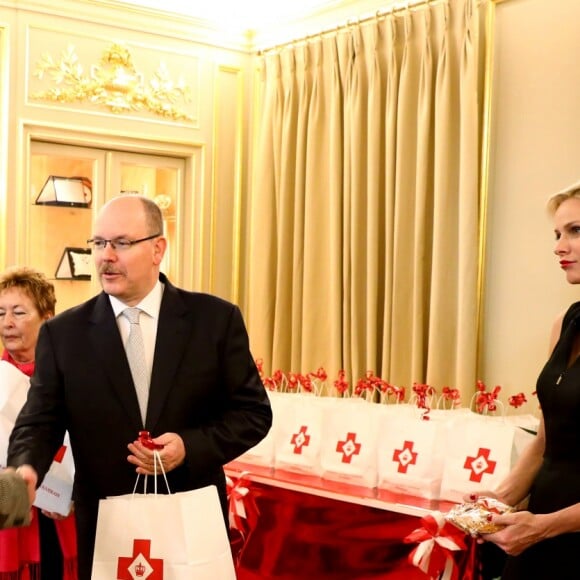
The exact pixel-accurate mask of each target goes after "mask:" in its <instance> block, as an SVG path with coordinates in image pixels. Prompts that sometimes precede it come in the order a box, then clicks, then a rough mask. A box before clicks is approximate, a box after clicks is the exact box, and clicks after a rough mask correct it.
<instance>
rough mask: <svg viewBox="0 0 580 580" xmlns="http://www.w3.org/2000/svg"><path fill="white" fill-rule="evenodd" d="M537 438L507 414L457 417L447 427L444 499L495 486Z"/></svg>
mask: <svg viewBox="0 0 580 580" xmlns="http://www.w3.org/2000/svg"><path fill="white" fill-rule="evenodd" d="M533 437H534V436H533V435H531V434H529V433H527V432H525V431H524V430H523V429H520V428H519V427H517V426H515V425H514V424H513V423H511V422H510V421H506V419H505V418H504V417H503V416H491V415H480V414H478V413H473V412H470V413H461V414H459V415H458V416H456V418H455V419H454V420H453V421H450V423H449V424H448V426H447V433H446V441H445V463H444V467H443V478H442V482H441V499H445V500H449V501H457V502H461V501H462V500H463V497H464V495H465V494H467V493H472V492H478V491H488V490H493V489H495V487H496V486H497V485H498V484H499V483H500V482H501V481H502V480H503V479H504V478H505V477H506V476H507V474H508V473H509V471H510V469H511V467H512V465H513V464H514V463H515V461H516V460H517V457H518V456H519V454H520V453H521V452H522V451H523V450H524V448H525V447H526V445H527V444H528V443H529V442H530V441H531V440H533Z"/></svg>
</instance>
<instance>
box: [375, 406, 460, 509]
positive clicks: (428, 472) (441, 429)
mask: <svg viewBox="0 0 580 580" xmlns="http://www.w3.org/2000/svg"><path fill="white" fill-rule="evenodd" d="M406 407H407V406H406V405H399V406H398V408H397V407H395V409H394V411H399V412H391V413H389V414H385V415H384V417H383V419H382V420H381V422H380V427H379V437H378V445H377V457H378V460H377V461H378V484H377V487H378V488H379V489H386V490H389V491H393V492H396V493H404V494H408V495H414V496H417V497H424V498H427V499H437V498H438V497H439V491H440V488H441V479H442V477H443V461H444V449H445V435H446V429H445V427H446V424H447V418H448V417H450V416H451V414H452V413H453V411H446V412H440V413H438V414H437V415H436V416H435V415H433V417H430V419H429V420H423V419H422V418H421V412H420V410H419V409H412V410H411V411H412V412H409V409H407V408H406Z"/></svg>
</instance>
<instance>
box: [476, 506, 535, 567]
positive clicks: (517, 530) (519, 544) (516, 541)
mask: <svg viewBox="0 0 580 580" xmlns="http://www.w3.org/2000/svg"><path fill="white" fill-rule="evenodd" d="M492 522H493V523H494V524H497V525H499V526H505V528H504V529H503V530H500V531H499V532H495V533H493V534H483V535H482V536H481V538H482V539H483V540H485V541H486V542H493V543H494V544H496V545H497V546H499V547H500V548H501V549H502V550H503V551H504V552H505V553H506V554H509V555H510V556H517V555H518V554H521V553H522V552H523V551H524V550H525V549H526V548H529V547H530V546H531V545H533V544H535V543H536V542H539V541H540V540H543V539H545V538H546V516H545V515H543V514H532V513H530V512H528V511H525V512H512V513H508V514H503V515H497V516H493V518H492Z"/></svg>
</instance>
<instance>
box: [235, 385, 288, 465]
mask: <svg viewBox="0 0 580 580" xmlns="http://www.w3.org/2000/svg"><path fill="white" fill-rule="evenodd" d="M266 392H267V393H268V398H269V399H270V406H271V407H272V426H271V427H270V431H268V434H267V435H266V437H264V438H263V439H262V440H261V441H260V442H259V443H258V444H257V445H254V447H251V448H250V449H248V450H247V451H246V452H245V453H242V455H240V456H239V457H238V458H237V461H242V462H244V463H251V464H253V465H260V466H262V467H273V466H274V449H275V441H276V434H277V432H278V425H279V424H280V419H281V417H282V416H283V409H284V406H285V405H286V404H287V403H286V400H287V399H288V398H289V397H292V396H293V394H291V393H279V392H277V391H266Z"/></svg>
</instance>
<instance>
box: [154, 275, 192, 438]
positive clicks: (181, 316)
mask: <svg viewBox="0 0 580 580" xmlns="http://www.w3.org/2000/svg"><path fill="white" fill-rule="evenodd" d="M162 281H163V282H164V284H165V289H164V291H163V299H162V301H161V309H160V311H159V322H158V325H157V338H156V340H155V356H154V358H153V370H152V373H151V384H150V387H149V403H148V405H147V420H146V427H147V429H149V430H150V431H151V432H153V431H154V429H155V425H156V424H157V422H158V420H159V417H160V415H161V413H162V411H163V407H164V406H165V400H166V399H167V396H168V395H169V392H170V391H171V388H172V386H173V383H174V377H175V374H176V373H177V369H178V367H179V364H180V362H181V359H182V356H183V350H184V348H185V346H186V345H187V341H188V339H189V336H190V334H191V324H190V323H189V322H188V320H187V316H186V315H187V308H186V307H185V305H184V303H183V301H182V299H181V297H180V295H179V292H178V291H177V289H176V288H175V286H173V285H172V284H171V283H169V282H168V281H167V279H166V278H165V277H163V278H162Z"/></svg>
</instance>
